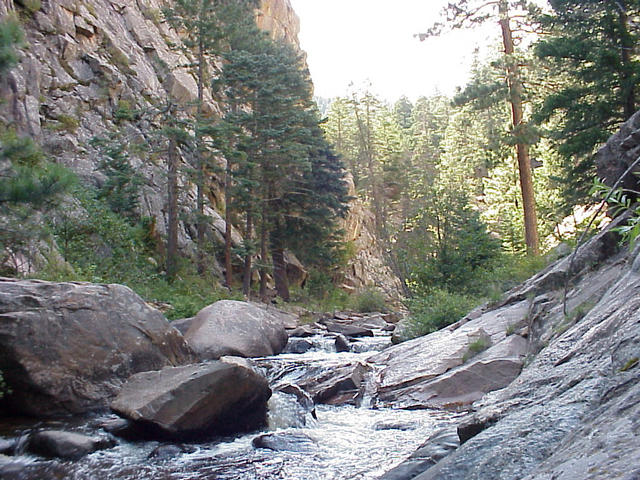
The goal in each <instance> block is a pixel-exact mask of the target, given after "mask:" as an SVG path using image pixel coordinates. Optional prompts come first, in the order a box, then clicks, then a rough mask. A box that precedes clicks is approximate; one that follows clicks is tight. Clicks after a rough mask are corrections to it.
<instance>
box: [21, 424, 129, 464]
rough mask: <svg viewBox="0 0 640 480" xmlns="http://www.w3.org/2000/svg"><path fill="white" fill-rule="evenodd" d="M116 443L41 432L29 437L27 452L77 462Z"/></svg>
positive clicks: (101, 438)
mask: <svg viewBox="0 0 640 480" xmlns="http://www.w3.org/2000/svg"><path fill="white" fill-rule="evenodd" d="M115 444H116V442H115V441H114V440H113V439H111V438H106V437H89V436H87V435H81V434H79V433H72V432H61V431H55V430H43V431H40V432H36V433H33V434H31V435H30V436H29V442H28V444H27V450H28V451H29V452H31V453H33V454H36V455H40V456H43V457H46V458H62V459H65V460H77V459H79V458H81V457H84V456H85V455H88V454H89V453H92V452H95V451H97V450H104V449H105V448H111V447H113V446H115Z"/></svg>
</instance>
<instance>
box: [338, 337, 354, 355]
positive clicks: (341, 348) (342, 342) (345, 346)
mask: <svg viewBox="0 0 640 480" xmlns="http://www.w3.org/2000/svg"><path fill="white" fill-rule="evenodd" d="M335 346H336V352H350V351H351V347H350V346H349V340H347V337H345V336H344V335H342V334H338V335H337V336H336V340H335Z"/></svg>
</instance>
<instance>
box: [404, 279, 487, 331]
mask: <svg viewBox="0 0 640 480" xmlns="http://www.w3.org/2000/svg"><path fill="white" fill-rule="evenodd" d="M480 302H481V300H480V299H478V298H475V297H472V296H468V295H462V294H458V293H452V292H449V291H448V290H443V289H433V290H432V291H431V293H430V294H428V295H426V296H424V297H421V298H416V299H413V300H411V302H410V303H409V311H410V317H409V326H408V331H407V333H408V335H409V337H410V338H415V337H419V336H421V335H426V334H428V333H432V332H435V331H436V330H440V329H441V328H444V327H446V326H447V325H451V324H452V323H455V322H457V321H458V320H460V319H461V318H462V317H464V316H465V315H466V314H467V313H469V311H470V310H471V309H473V308H474V307H475V306H477V305H478V304H479V303H480Z"/></svg>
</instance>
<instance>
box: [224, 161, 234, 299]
mask: <svg viewBox="0 0 640 480" xmlns="http://www.w3.org/2000/svg"><path fill="white" fill-rule="evenodd" d="M224 202H225V207H224V222H225V225H224V269H225V272H224V274H225V283H226V285H227V288H228V289H229V290H231V284H232V281H233V272H232V271H231V160H229V159H227V168H226V171H225V175H224Z"/></svg>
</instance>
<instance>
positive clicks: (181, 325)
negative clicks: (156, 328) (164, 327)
mask: <svg viewBox="0 0 640 480" xmlns="http://www.w3.org/2000/svg"><path fill="white" fill-rule="evenodd" d="M194 320H195V317H189V318H181V319H180V320H174V321H173V322H171V326H172V327H173V328H175V329H176V330H178V331H179V332H180V333H181V334H182V335H185V334H186V333H187V330H189V327H190V326H191V324H192V323H193V321H194Z"/></svg>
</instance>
